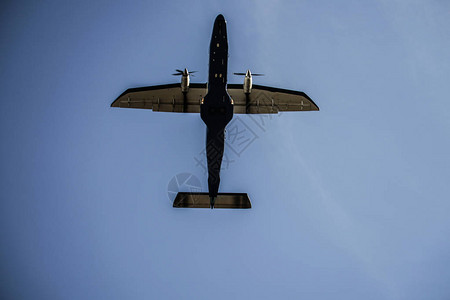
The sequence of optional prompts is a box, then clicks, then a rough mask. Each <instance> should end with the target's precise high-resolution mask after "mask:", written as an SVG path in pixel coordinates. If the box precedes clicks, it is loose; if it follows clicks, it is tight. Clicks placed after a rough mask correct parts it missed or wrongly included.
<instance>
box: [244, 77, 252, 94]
mask: <svg viewBox="0 0 450 300" xmlns="http://www.w3.org/2000/svg"><path fill="white" fill-rule="evenodd" d="M247 73H250V71H248V72H247ZM251 92H252V75H251V74H250V76H247V75H245V77H244V93H245V94H250V93H251Z"/></svg>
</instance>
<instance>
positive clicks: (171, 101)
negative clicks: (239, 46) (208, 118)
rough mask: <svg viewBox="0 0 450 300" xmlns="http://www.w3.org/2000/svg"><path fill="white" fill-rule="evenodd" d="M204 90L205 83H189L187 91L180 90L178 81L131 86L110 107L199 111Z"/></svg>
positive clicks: (204, 93)
mask: <svg viewBox="0 0 450 300" xmlns="http://www.w3.org/2000/svg"><path fill="white" fill-rule="evenodd" d="M206 92H207V89H206V83H191V84H190V85H189V90H188V92H187V93H182V92H181V85H180V84H179V83H173V84H165V85H154V86H147V87H139V88H132V89H128V90H126V91H125V92H123V93H122V95H120V96H119V97H118V98H117V99H116V100H115V101H114V102H113V103H111V107H122V108H144V109H151V110H153V111H165V112H181V113H182V112H185V113H199V112H200V103H201V100H202V98H203V97H204V96H205V95H206Z"/></svg>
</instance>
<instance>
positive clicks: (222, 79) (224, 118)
mask: <svg viewBox="0 0 450 300" xmlns="http://www.w3.org/2000/svg"><path fill="white" fill-rule="evenodd" d="M227 68H228V39H227V28H226V21H225V18H224V17H223V16H222V15H218V16H217V17H216V20H215V21H214V28H213V32H212V37H211V43H210V46H209V76H208V83H207V84H205V83H192V84H190V82H189V81H190V77H189V75H190V74H192V73H194V72H196V71H192V72H189V71H188V70H187V69H184V70H178V69H177V70H176V71H177V73H174V74H173V75H181V85H180V84H167V85H159V86H149V87H141V88H132V89H128V90H126V91H125V92H124V93H122V95H120V96H119V97H118V98H117V99H116V100H115V101H114V102H113V103H112V104H111V106H112V107H123V108H147V109H152V110H153V111H164V112H181V113H198V112H200V116H201V118H202V120H203V122H204V123H205V124H206V128H207V129H206V157H207V163H208V191H209V192H208V193H178V195H177V197H176V198H175V201H174V204H173V206H174V207H211V208H214V207H217V208H250V207H251V204H250V200H249V198H248V196H247V194H241V193H220V194H219V193H218V191H219V184H220V167H221V164H222V158H223V152H224V147H225V141H224V138H225V127H226V126H227V124H228V123H229V122H230V121H231V119H232V118H233V113H242V114H271V113H278V112H279V111H311V110H319V107H318V106H317V105H316V104H315V103H314V102H313V101H312V100H311V99H310V98H309V97H308V96H307V95H306V94H305V93H303V92H298V91H291V90H284V89H278V88H272V87H267V86H260V85H252V74H251V72H250V70H247V72H246V73H234V74H236V75H244V76H245V77H244V85H243V86H242V85H238V84H229V85H227ZM258 75H262V74H253V76H258ZM203 95H204V96H203ZM205 197H209V205H207V204H206V201H205ZM216 199H217V201H216Z"/></svg>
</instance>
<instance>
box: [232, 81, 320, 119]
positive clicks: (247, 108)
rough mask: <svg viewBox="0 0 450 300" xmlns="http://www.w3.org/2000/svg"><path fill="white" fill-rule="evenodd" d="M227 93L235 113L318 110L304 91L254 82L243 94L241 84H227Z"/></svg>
mask: <svg viewBox="0 0 450 300" xmlns="http://www.w3.org/2000/svg"><path fill="white" fill-rule="evenodd" d="M227 90H228V93H229V94H230V96H231V98H232V99H233V102H234V113H235V114H277V113H278V112H280V111H311V110H319V107H318V106H317V105H316V104H315V103H314V101H313V100H312V99H311V98H309V97H308V95H306V94H305V93H304V92H299V91H292V90H285V89H280V88H274V87H269V86H263V85H256V84H254V85H253V87H252V92H251V93H250V94H245V93H244V90H243V88H242V84H229V85H228V86H227Z"/></svg>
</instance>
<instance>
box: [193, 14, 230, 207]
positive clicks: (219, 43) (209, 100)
mask: <svg viewBox="0 0 450 300" xmlns="http://www.w3.org/2000/svg"><path fill="white" fill-rule="evenodd" d="M227 69H228V39H227V28H226V22H225V18H224V17H223V16H222V15H218V16H217V18H216V20H215V21H214V28H213V32H212V36H211V43H210V46H209V77H208V93H207V94H206V96H205V97H204V99H203V102H202V104H201V106H200V114H201V118H202V120H203V122H205V124H206V127H207V130H206V156H207V162H208V190H209V197H210V199H211V207H213V206H214V200H215V198H216V197H217V193H218V190H219V184H220V167H221V164H222V158H223V151H224V147H225V127H226V125H227V124H228V122H230V120H231V119H232V118H233V103H232V100H231V97H230V95H228V92H227Z"/></svg>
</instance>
